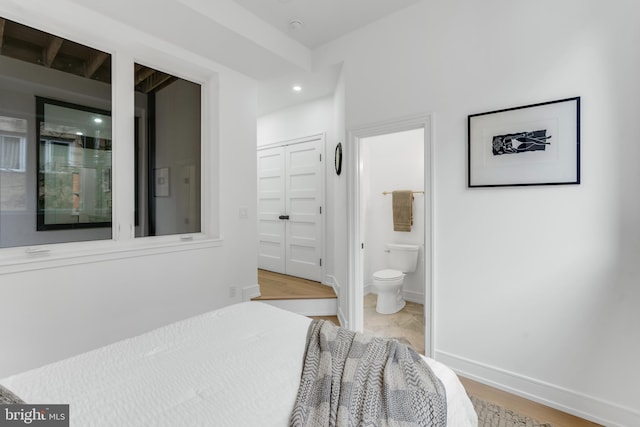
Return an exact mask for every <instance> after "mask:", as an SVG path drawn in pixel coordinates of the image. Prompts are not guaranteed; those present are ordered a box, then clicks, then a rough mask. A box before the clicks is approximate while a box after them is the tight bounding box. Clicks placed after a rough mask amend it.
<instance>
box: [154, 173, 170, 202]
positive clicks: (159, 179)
mask: <svg viewBox="0 0 640 427" xmlns="http://www.w3.org/2000/svg"><path fill="white" fill-rule="evenodd" d="M153 189H154V196H156V197H169V168H158V169H154V184H153Z"/></svg>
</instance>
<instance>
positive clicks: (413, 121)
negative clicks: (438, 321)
mask: <svg viewBox="0 0 640 427" xmlns="http://www.w3.org/2000/svg"><path fill="white" fill-rule="evenodd" d="M421 128H422V129H424V180H425V182H424V190H425V194H424V199H423V200H424V204H425V206H424V214H425V218H424V224H425V236H424V251H423V252H424V253H423V260H422V261H423V262H424V266H425V288H424V300H425V301H424V308H425V316H424V322H425V325H424V333H425V336H424V342H425V348H426V356H429V357H433V356H434V349H435V337H434V332H435V324H434V323H435V304H434V279H435V273H434V265H435V263H434V253H435V250H434V249H435V233H434V231H435V229H434V213H435V211H434V204H435V194H434V188H435V185H434V179H435V173H434V161H433V159H434V150H433V140H434V126H433V114H420V115H415V116H410V117H405V118H401V119H395V120H388V121H383V122H377V123H374V124H371V125H366V126H362V127H359V128H355V129H353V130H350V131H349V132H348V141H349V144H348V145H347V147H346V148H347V156H346V157H347V160H348V165H349V167H348V174H347V182H348V184H347V186H348V199H349V201H348V242H349V243H348V245H349V249H348V254H349V259H348V277H349V286H348V291H347V298H348V304H347V306H348V313H347V321H348V323H349V327H350V328H352V329H355V330H357V331H362V330H363V328H364V308H363V299H364V277H363V270H364V261H363V256H362V253H363V249H362V242H363V239H362V237H363V236H362V235H361V232H360V223H361V206H360V204H361V200H360V197H361V191H360V186H361V184H362V183H361V168H360V162H361V151H362V149H361V144H362V139H364V138H369V137H373V136H379V135H385V134H390V133H397V132H403V131H408V130H414V129H421Z"/></svg>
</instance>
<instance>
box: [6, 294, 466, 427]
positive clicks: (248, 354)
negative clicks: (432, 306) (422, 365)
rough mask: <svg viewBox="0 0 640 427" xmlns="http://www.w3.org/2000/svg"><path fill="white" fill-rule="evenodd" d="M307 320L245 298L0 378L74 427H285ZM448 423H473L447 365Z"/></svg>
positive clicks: (458, 426)
mask: <svg viewBox="0 0 640 427" xmlns="http://www.w3.org/2000/svg"><path fill="white" fill-rule="evenodd" d="M309 322H310V319H308V318H306V317H304V316H300V315H298V314H295V313H290V312H288V311H284V310H281V309H278V308H275V307H272V306H270V305H266V304H262V303H258V302H247V303H241V304H237V305H233V306H229V307H225V308H222V309H220V310H216V311H213V312H210V313H206V314H203V315H200V316H196V317H193V318H190V319H187V320H184V321H180V322H177V323H173V324H171V325H169V326H165V327H163V328H160V329H156V330H154V331H151V332H148V333H146V334H143V335H140V336H138V337H135V338H131V339H127V340H124V341H120V342H117V343H115V344H112V345H109V346H106V347H103V348H100V349H97V350H94V351H90V352H88V353H84V354H81V355H78V356H75V357H72V358H69V359H65V360H62V361H60V362H57V363H53V364H51V365H47V366H44V367H42V368H38V369H35V370H31V371H28V372H25V373H22V374H19V375H14V376H12V377H9V378H5V379H4V380H2V381H0V383H1V384H3V385H4V386H6V387H7V388H9V389H10V390H12V391H13V392H14V393H16V394H17V395H18V396H20V397H21V398H22V399H24V400H25V401H26V402H29V403H34V404H37V403H43V404H56V403H63V404H64V403H68V404H70V419H71V425H72V426H118V427H120V426H171V427H175V426H233V427H239V426H240V427H242V426H247V427H252V426H260V427H268V426H274V427H276V426H278V427H285V426H287V425H288V420H289V414H290V412H291V409H292V408H293V404H294V401H295V398H296V394H297V389H298V383H299V380H300V373H301V371H302V360H303V354H304V347H305V338H306V334H307V327H308V325H309ZM426 360H427V363H428V364H429V365H430V366H431V368H432V369H433V371H434V372H435V373H436V375H438V377H439V378H440V379H441V380H442V382H443V383H444V385H445V388H446V391H447V405H448V426H451V427H466V426H475V425H476V424H477V418H476V414H475V412H474V410H473V407H472V405H471V402H470V401H469V399H468V398H467V395H466V393H465V391H464V389H463V387H462V385H461V384H460V382H459V381H458V378H457V376H456V375H455V374H454V373H453V371H451V370H450V369H449V368H447V367H445V366H444V365H442V364H441V363H438V362H436V361H434V360H431V359H426Z"/></svg>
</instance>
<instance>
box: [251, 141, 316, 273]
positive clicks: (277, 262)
mask: <svg viewBox="0 0 640 427" xmlns="http://www.w3.org/2000/svg"><path fill="white" fill-rule="evenodd" d="M323 150H324V136H323V135H316V136H312V137H308V138H301V139H299V140H295V141H289V142H286V143H280V144H272V145H269V146H266V147H260V148H259V149H258V151H257V157H258V158H257V164H258V268H260V269H263V270H268V271H273V272H276V273H281V274H287V275H290V276H296V277H301V278H304V279H309V280H313V281H316V282H321V281H322V251H323V229H324V227H323V224H324V220H323V205H324V185H323V182H324V172H323V171H324V168H323V163H322V161H323Z"/></svg>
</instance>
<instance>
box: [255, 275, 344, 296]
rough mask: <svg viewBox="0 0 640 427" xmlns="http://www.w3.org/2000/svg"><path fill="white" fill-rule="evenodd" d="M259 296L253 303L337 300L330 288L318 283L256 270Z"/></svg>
mask: <svg viewBox="0 0 640 427" xmlns="http://www.w3.org/2000/svg"><path fill="white" fill-rule="evenodd" d="M258 284H259V285H260V294H261V295H260V296H259V297H256V298H253V299H254V300H255V301H260V300H273V299H278V300H281V299H310V298H314V299H317V298H337V297H336V293H335V292H334V291H333V288H332V287H331V286H326V285H323V284H322V283H320V282H314V281H312V280H307V279H301V278H299V277H293V276H285V275H284V274H278V273H274V272H272V271H267V270H258Z"/></svg>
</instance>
